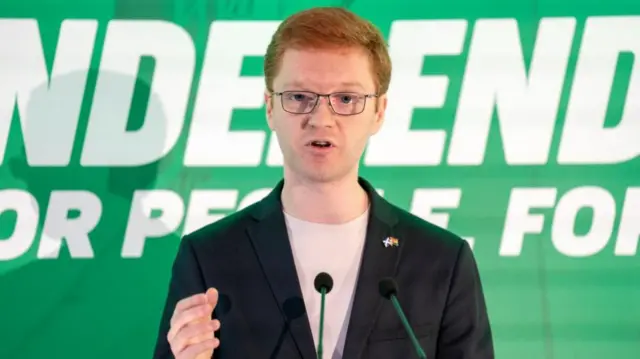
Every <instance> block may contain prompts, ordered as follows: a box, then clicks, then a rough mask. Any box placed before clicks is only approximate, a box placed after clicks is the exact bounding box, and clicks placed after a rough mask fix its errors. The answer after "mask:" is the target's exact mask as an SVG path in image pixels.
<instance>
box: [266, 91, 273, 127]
mask: <svg viewBox="0 0 640 359" xmlns="http://www.w3.org/2000/svg"><path fill="white" fill-rule="evenodd" d="M264 103H265V104H266V105H267V106H266V107H267V110H266V117H267V125H268V126H269V129H271V130H272V131H273V97H272V96H271V93H269V90H267V89H265V90H264Z"/></svg>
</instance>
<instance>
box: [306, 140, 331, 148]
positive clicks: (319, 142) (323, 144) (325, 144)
mask: <svg viewBox="0 0 640 359" xmlns="http://www.w3.org/2000/svg"><path fill="white" fill-rule="evenodd" d="M308 145H309V146H311V147H315V148H330V147H333V143H331V142H329V141H322V140H315V141H311V142H309V144H308Z"/></svg>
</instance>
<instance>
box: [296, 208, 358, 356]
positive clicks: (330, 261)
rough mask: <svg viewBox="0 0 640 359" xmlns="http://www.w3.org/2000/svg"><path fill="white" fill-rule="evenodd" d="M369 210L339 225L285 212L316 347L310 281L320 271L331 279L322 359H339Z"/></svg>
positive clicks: (316, 312)
mask: <svg viewBox="0 0 640 359" xmlns="http://www.w3.org/2000/svg"><path fill="white" fill-rule="evenodd" d="M368 215H369V211H368V210H367V211H366V212H365V213H363V214H362V215H360V216H359V217H358V218H356V219H354V220H352V221H350V222H347V223H343V224H321V223H313V222H306V221H302V220H300V219H297V218H295V217H292V216H290V215H289V214H287V213H285V220H286V223H287V230H288V233H289V239H290V241H291V248H292V250H293V257H294V262H295V265H296V269H297V272H298V278H299V281H300V286H301V288H302V296H303V299H304V303H305V306H306V308H307V315H308V316H309V322H310V324H311V331H312V333H313V340H314V342H315V345H316V347H317V345H318V331H319V329H320V328H319V325H320V293H318V292H317V291H316V290H315V288H314V285H313V281H314V279H315V277H316V275H318V273H320V272H327V273H329V274H330V275H331V277H332V278H333V289H332V290H331V292H329V293H328V294H327V296H326V299H325V311H324V314H325V316H324V336H323V348H324V354H323V356H324V358H321V359H342V353H343V350H344V343H345V338H346V335H347V328H348V324H349V317H350V313H351V303H352V302H353V295H354V294H355V285H356V282H357V279H358V272H359V269H360V259H361V258H362V250H363V247H364V241H365V236H366V232H367V222H368V217H369V216H368Z"/></svg>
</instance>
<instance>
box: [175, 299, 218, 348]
mask: <svg viewBox="0 0 640 359" xmlns="http://www.w3.org/2000/svg"><path fill="white" fill-rule="evenodd" d="M217 304H218V291H217V290H216V289H214V288H210V289H209V290H207V292H206V293H201V294H196V295H193V296H191V297H187V298H184V299H182V300H180V301H179V302H178V304H176V307H175V309H174V311H173V316H172V317H171V326H170V329H169V333H168V334H167V340H168V341H169V344H170V346H171V352H172V353H173V355H174V357H175V358H176V359H205V358H207V359H209V358H211V356H212V355H213V350H214V349H215V348H217V347H218V345H220V341H219V340H218V338H216V337H215V336H214V332H215V331H216V330H218V329H219V328H220V321H218V320H215V319H214V320H212V319H211V314H212V313H213V310H214V309H215V307H216V305H217Z"/></svg>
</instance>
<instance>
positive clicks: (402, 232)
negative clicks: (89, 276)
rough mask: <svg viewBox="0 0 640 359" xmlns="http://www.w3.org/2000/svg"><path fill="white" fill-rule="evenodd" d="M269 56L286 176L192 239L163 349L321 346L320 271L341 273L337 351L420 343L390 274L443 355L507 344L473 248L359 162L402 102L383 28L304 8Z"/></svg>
mask: <svg viewBox="0 0 640 359" xmlns="http://www.w3.org/2000/svg"><path fill="white" fill-rule="evenodd" d="M264 66H265V79H266V87H267V90H266V92H265V101H266V103H267V120H268V123H269V127H270V128H271V129H272V130H274V131H275V133H276V135H277V136H278V141H279V144H280V147H281V149H282V153H283V157H284V179H283V181H281V182H280V183H279V184H278V185H277V186H276V188H275V189H274V190H273V191H272V192H271V194H269V195H268V196H267V197H266V198H264V199H263V200H261V201H259V202H257V203H255V204H254V205H252V206H249V207H247V208H245V209H244V210H242V211H239V212H237V213H235V214H233V215H230V216H228V217H226V218H224V219H222V220H220V221H218V222H216V223H213V224H210V225H208V226H206V227H204V228H202V229H200V230H198V231H196V232H194V233H192V234H190V235H188V236H186V237H185V238H184V239H183V240H182V242H181V245H180V249H179V251H178V254H177V256H176V259H175V263H174V267H173V274H172V279H171V284H170V288H169V294H168V298H167V302H166V308H165V311H164V313H163V316H162V320H161V328H160V334H159V337H158V342H157V345H156V350H155V358H170V357H175V358H179V359H191V358H211V357H214V358H216V359H235V358H249V359H259V358H315V357H316V349H315V348H316V345H317V342H318V338H319V337H318V331H319V313H320V295H319V294H318V293H317V292H316V290H315V289H314V284H313V282H314V278H315V277H316V275H317V274H318V273H320V272H327V273H329V274H330V275H331V276H332V278H333V281H334V285H333V289H332V290H331V292H330V293H329V294H328V295H327V297H326V316H325V321H324V331H323V333H324V336H323V338H324V348H325V351H324V352H325V353H326V355H325V358H332V359H336V358H345V359H356V358H380V359H394V358H397V359H407V358H412V357H415V355H416V354H415V353H414V349H413V347H412V344H411V340H410V339H409V337H408V335H407V333H406V331H405V330H404V329H403V326H402V324H401V322H400V319H399V317H398V316H397V314H396V312H395V311H394V308H393V306H392V304H391V303H390V302H389V301H388V300H386V299H384V298H382V297H381V296H380V295H379V293H378V283H379V281H380V279H382V278H384V277H393V278H394V279H395V280H396V282H397V283H398V286H399V288H400V290H399V294H398V297H399V300H400V302H401V304H402V306H403V309H404V311H405V313H406V316H407V318H408V320H409V321H410V323H411V325H412V327H413V329H414V330H415V333H416V336H417V338H418V341H419V343H420V345H421V346H422V347H423V349H424V350H425V352H426V353H427V356H428V357H429V358H438V359H449V358H451V359H454V358H455V359H472V358H473V359H486V358H493V355H494V354H493V344H492V337H491V330H490V325H489V320H488V318H487V313H486V307H485V302H484V298H483V290H482V286H481V283H480V279H479V275H478V270H477V268H476V264H475V261H474V258H473V255H472V252H471V250H470V249H469V246H468V245H467V244H466V242H465V241H463V240H461V239H460V238H459V237H457V236H455V235H453V234H452V233H450V232H448V231H446V230H444V229H441V228H439V227H437V226H435V225H432V224H430V223H427V222H425V221H423V220H421V219H418V218H417V217H415V216H413V215H411V214H410V213H408V212H406V211H404V210H402V209H400V208H398V207H395V206H393V205H391V204H390V203H388V202H386V201H385V200H384V199H383V198H381V197H380V196H379V195H377V194H376V192H375V191H374V189H373V187H372V186H371V184H369V183H368V182H367V181H365V180H364V179H362V178H360V177H359V176H358V163H359V160H360V157H361V155H362V153H363V151H364V148H365V145H366V143H367V140H368V139H369V137H370V136H372V135H374V134H375V133H376V132H377V131H378V130H379V129H380V126H381V125H382V123H383V118H384V111H385V108H386V105H387V96H386V92H387V88H388V86H389V81H390V77H391V63H390V59H389V55H388V52H387V49H386V45H385V42H384V39H383V37H382V35H381V34H380V32H379V31H378V30H377V29H376V28H375V27H374V26H373V25H371V24H370V23H369V22H367V21H365V20H363V19H361V18H359V17H357V16H356V15H354V14H353V13H351V12H349V11H347V10H344V9H340V8H315V9H311V10H307V11H303V12H300V13H297V14H295V15H293V16H291V17H289V18H288V19H286V20H285V21H284V22H283V23H282V24H281V25H280V27H279V29H278V30H277V32H276V33H275V35H274V36H273V39H272V42H271V44H270V45H269V47H268V49H267V52H266V56H265V65H264Z"/></svg>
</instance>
